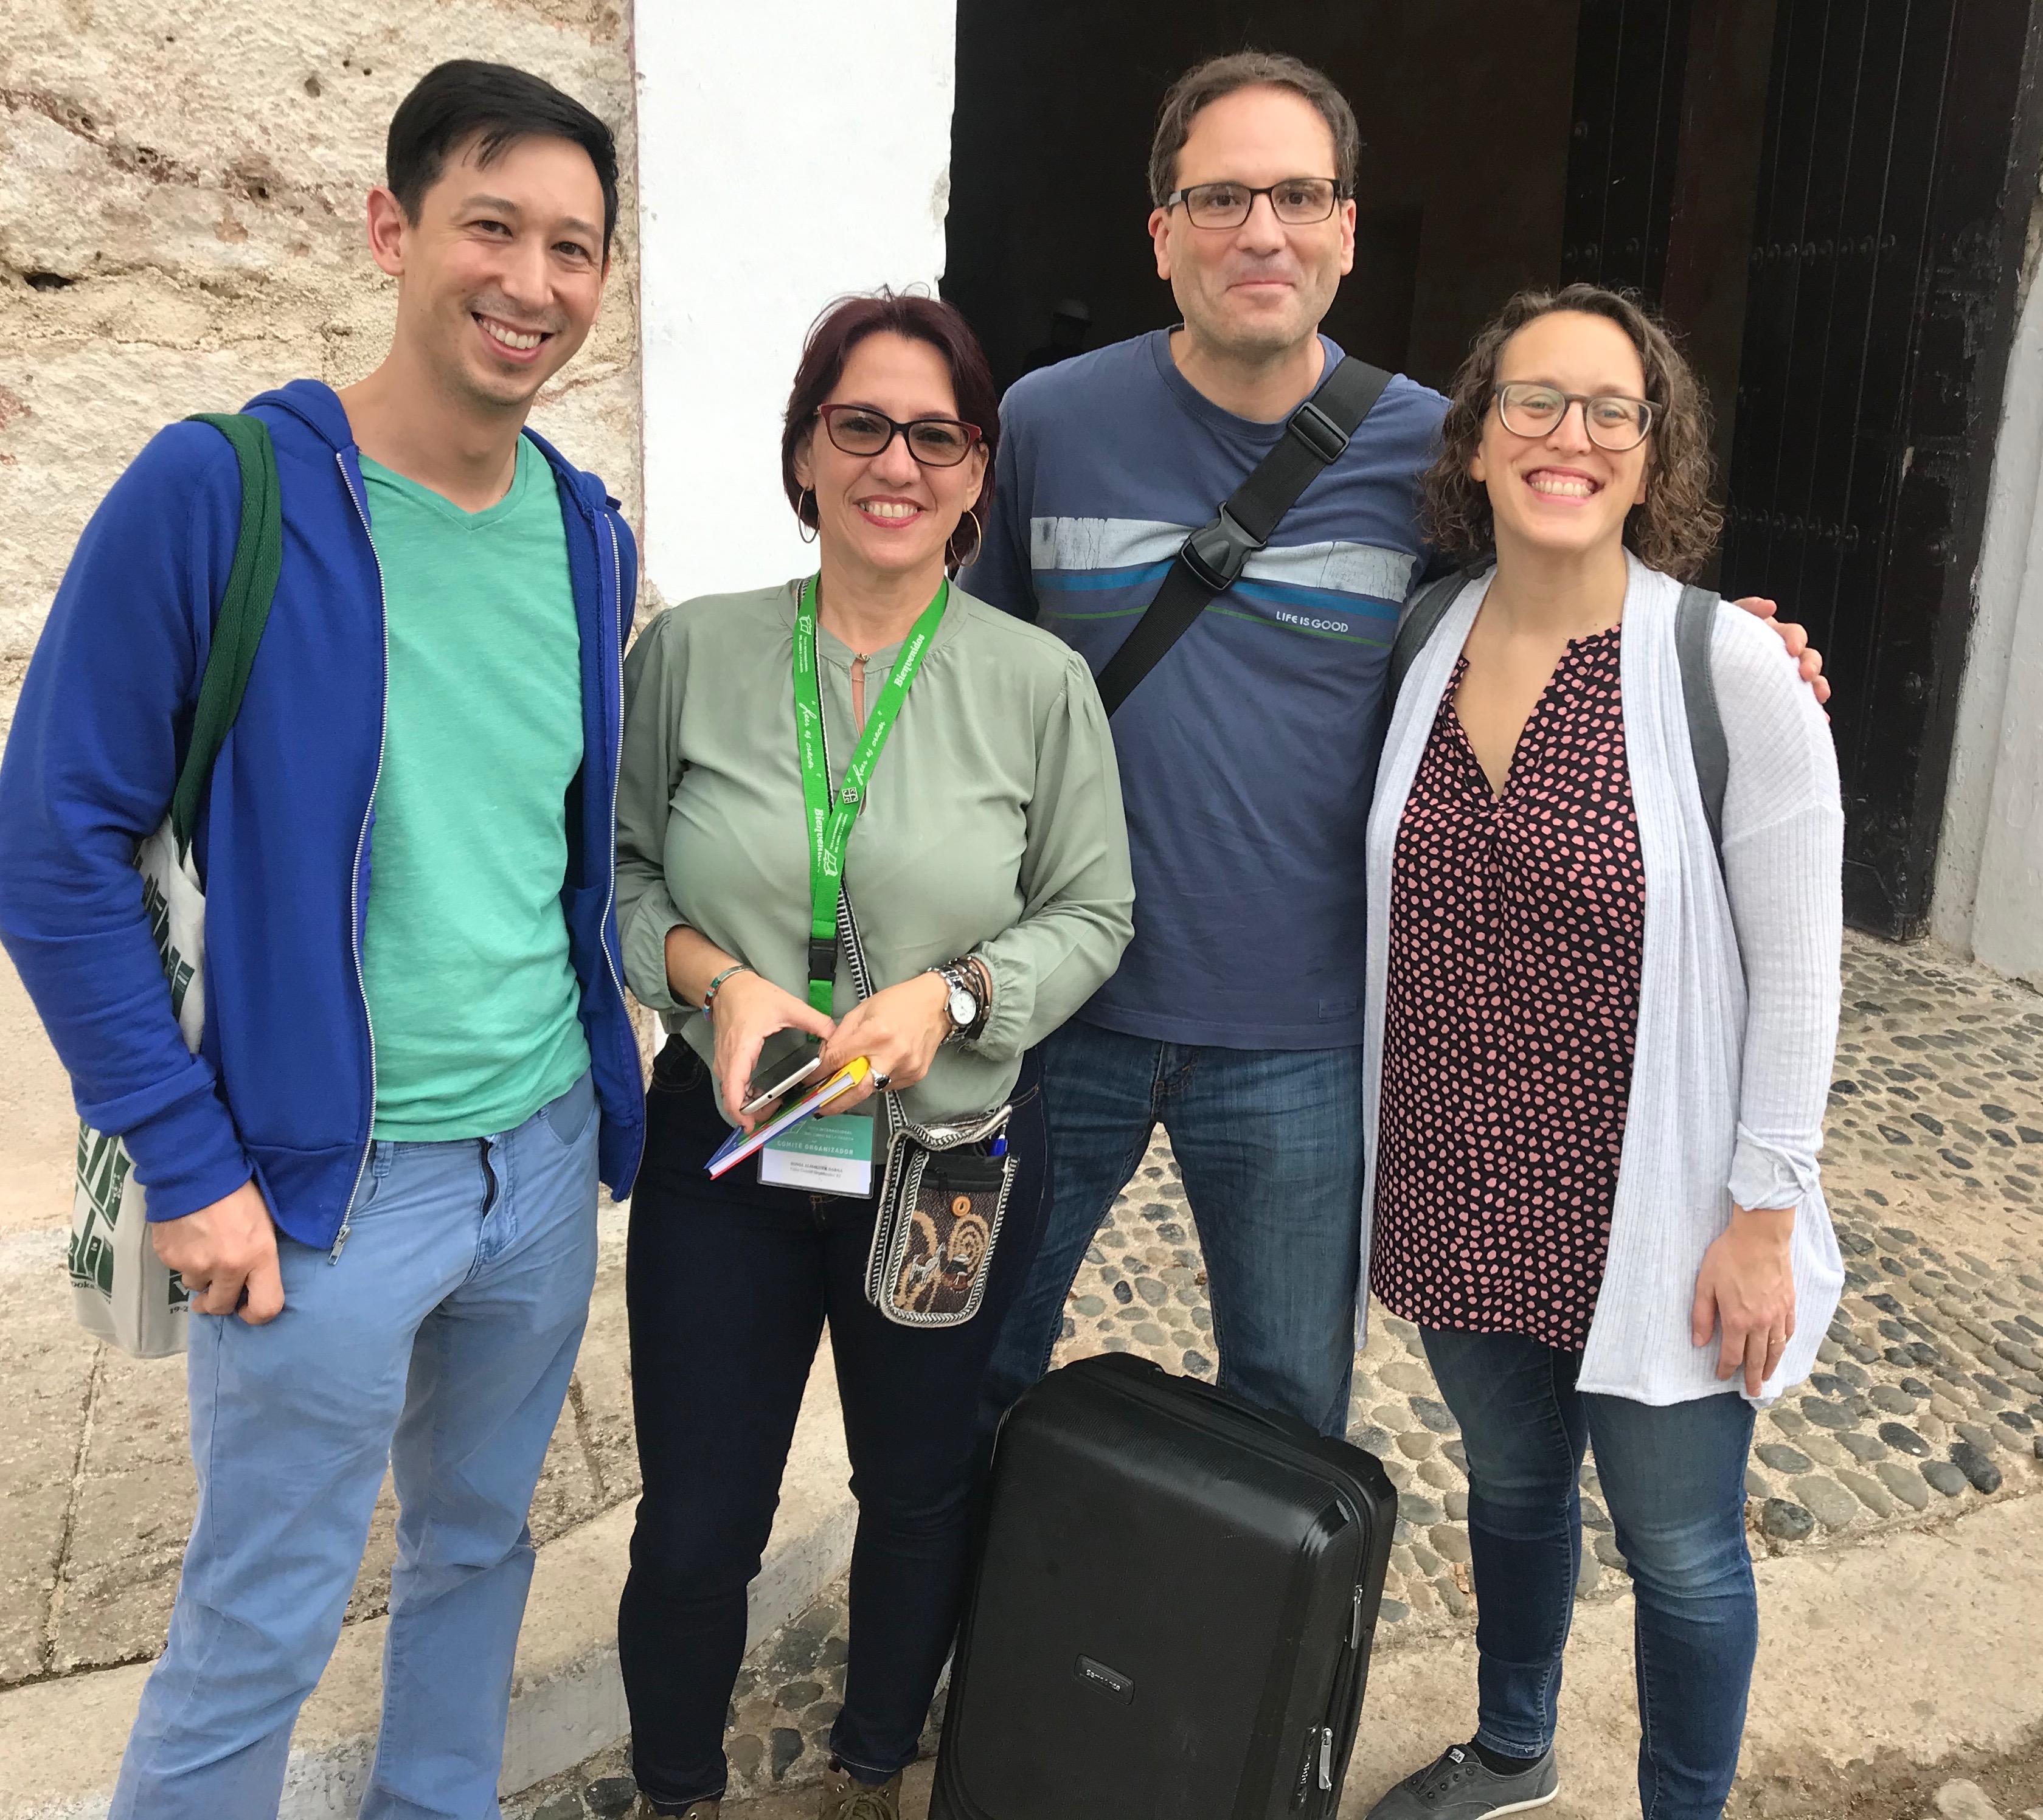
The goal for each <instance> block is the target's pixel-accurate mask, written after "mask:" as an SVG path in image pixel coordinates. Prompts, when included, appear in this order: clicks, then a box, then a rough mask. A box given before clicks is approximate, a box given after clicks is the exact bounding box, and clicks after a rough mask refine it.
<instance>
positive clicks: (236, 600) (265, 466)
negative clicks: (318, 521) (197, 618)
mask: <svg viewBox="0 0 2043 1820" xmlns="http://www.w3.org/2000/svg"><path fill="white" fill-rule="evenodd" d="M186 421H187V422H189V423H210V424H211V425H212V426H213V427H214V428H215V429H216V430H217V431H220V434H221V435H223V436H224V437H225V438H226V439H228V442H229V443H232V444H233V446H234V457H235V460H236V462H237V463H238V464H239V465H240V469H241V528H240V531H239V533H238V534H237V535H236V538H235V544H234V562H233V565H232V568H230V569H228V574H227V588H226V592H224V593H223V594H222V595H221V596H220V611H219V613H218V615H217V617H216V618H215V619H214V621H213V643H212V646H211V649H209V651H208V653H207V655H206V661H205V676H203V677H201V679H200V682H199V686H198V702H197V706H196V707H195V708H194V711H193V713H192V731H191V744H190V746H189V747H188V748H187V749H186V753H185V761H184V764H183V765H182V768H180V769H179V771H178V784H177V788H176V790H175V791H174V792H173V793H172V795H171V831H172V832H173V833H174V834H175V836H176V837H177V843H178V857H179V858H180V859H182V857H183V856H185V855H186V853H189V852H190V850H191V842H192V833H193V830H194V829H195V828H196V827H197V826H198V814H199V805H200V804H201V803H202V802H203V801H204V800H205V792H206V788H207V786H208V785H209V784H210V783H211V782H212V780H213V761H214V760H216V759H217V758H218V757H219V756H220V747H221V746H222V745H224V744H225V743H226V741H227V735H228V730H230V729H231V728H232V726H233V725H234V720H235V716H236V715H238V714H240V711H241V698H242V695H243V693H244V692H246V691H247V687H248V673H249V672H250V671H251V669H253V668H254V667H255V647H256V646H257V645H258V644H259V643H260V642H262V638H263V627H264V626H265V625H266V624H267V623H269V618H270V602H271V600H273V599H274V597H275V596H276V592H277V578H278V576H279V575H281V574H282V573H283V567H284V508H283V500H282V494H281V493H280V492H279V491H278V485H277V450H276V447H275V446H274V444H273V443H271V442H270V428H269V426H268V425H267V424H266V423H263V421H262V420H261V419H260V418H258V417H250V416H223V415H220V414H219V413H217V412H204V413H201V415H199V416H195V417H191V418H188V419H187V420H186Z"/></svg>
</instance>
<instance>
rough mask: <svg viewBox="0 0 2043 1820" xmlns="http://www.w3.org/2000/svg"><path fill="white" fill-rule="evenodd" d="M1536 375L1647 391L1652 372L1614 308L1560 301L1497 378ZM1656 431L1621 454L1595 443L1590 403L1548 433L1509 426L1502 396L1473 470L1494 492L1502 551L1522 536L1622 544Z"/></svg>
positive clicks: (1515, 345)
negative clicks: (1588, 419) (1587, 308)
mask: <svg viewBox="0 0 2043 1820" xmlns="http://www.w3.org/2000/svg"><path fill="white" fill-rule="evenodd" d="M1520 380H1525V381H1535V382H1537V383H1539V384H1540V385H1551V386H1553V387H1554V388H1555V389H1558V390H1559V391H1562V392H1573V393H1582V394H1585V395H1588V396H1598V395H1602V394H1606V393H1614V394H1617V395H1619V396H1621V397H1627V398H1643V397H1645V396H1646V372H1645V369H1644V367H1643V366H1642V365H1641V363H1640V362H1639V351H1638V349H1637V348H1635V347H1633V346H1632V344H1631V337H1630V336H1629V335H1627V334H1626V333H1625V332H1624V331H1623V329H1621V328H1619V327H1618V325H1617V324H1616V323H1614V322H1612V321H1611V320H1609V319H1608V317H1605V316H1589V315H1585V314H1584V313H1582V312H1580V311H1577V310H1555V311H1553V312H1550V314H1548V315H1546V316H1539V317H1536V318H1535V320H1532V321H1531V322H1528V323H1527V324H1526V325H1525V326H1524V328H1521V329H1520V330H1519V331H1518V332H1517V333H1516V335H1513V336H1512V338H1511V339H1510V340H1508V341H1507V342H1506V343H1504V349H1503V351H1502V352H1501V354H1499V355H1498V357H1497V384H1498V385H1509V384H1511V383H1512V382H1513V381H1520ZM1652 450H1653V439H1652V437H1650V436H1648V437H1647V438H1646V440H1645V441H1644V442H1642V443H1640V444H1639V446H1638V447H1637V448H1635V449H1630V450H1626V451H1625V452H1624V453H1623V454H1612V452H1611V451H1610V450H1608V449H1604V448H1600V447H1599V446H1597V445H1596V443H1593V442H1591V441H1590V440H1589V432H1588V431H1587V429H1586V428H1585V426H1584V423H1583V421H1582V408H1581V406H1580V405H1571V406H1570V407H1569V408H1568V410H1567V411H1566V413H1565V414H1564V415H1563V416H1562V419H1561V421H1560V423H1558V425H1556V426H1555V427H1554V429H1553V430H1551V431H1549V432H1548V433H1547V435H1543V436H1520V435H1514V434H1513V433H1512V431H1509V430H1507V429H1506V428H1505V427H1504V423H1503V420H1502V419H1501V417H1500V416H1498V415H1497V405H1496V403H1495V401H1494V400H1493V401H1492V402H1491V404H1490V406H1489V414H1488V415H1487V416H1485V419H1484V420H1483V427H1482V442H1481V446H1480V447H1479V448H1478V450H1477V453H1476V455H1475V458H1474V460H1473V461H1471V462H1470V464H1469V473H1470V475H1471V476H1473V477H1474V479H1475V480H1476V481H1478V482H1479V483H1480V484H1481V485H1483V486H1484V487H1485V488H1486V489H1488V491H1489V504H1490V510H1491V512H1493V514H1494V515H1495V518H1496V523H1497V545H1498V548H1499V550H1500V552H1501V550H1503V549H1504V547H1505V546H1508V544H1511V543H1513V542H1516V543H1518V544H1520V545H1521V546H1530V547H1532V548H1535V549H1541V550H1551V551H1554V552H1556V553H1562V552H1566V553H1572V554H1577V555H1583V554H1589V553H1591V552H1593V551H1595V550H1599V549H1600V548H1602V547H1604V546H1608V545H1617V544H1621V543H1622V542H1623V538H1624V521H1625V519H1626V517H1627V515H1628V514H1629V513H1630V512H1631V508H1633V507H1634V506H1635V505H1640V504H1643V503H1644V501H1645V499H1646V473H1647V469H1648V468H1649V466H1650V463H1651V461H1652Z"/></svg>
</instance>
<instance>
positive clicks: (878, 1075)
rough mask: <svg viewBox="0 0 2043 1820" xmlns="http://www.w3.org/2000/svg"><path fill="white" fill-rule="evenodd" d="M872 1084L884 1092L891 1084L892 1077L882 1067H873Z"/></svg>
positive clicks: (892, 1082) (892, 1081)
mask: <svg viewBox="0 0 2043 1820" xmlns="http://www.w3.org/2000/svg"><path fill="white" fill-rule="evenodd" d="M872 1084H873V1085H874V1086H876V1087H878V1088H879V1089H880V1090H881V1091H882V1092H884V1091H885V1090H887V1088H888V1087H891V1086H893V1084H894V1077H893V1076H892V1075H890V1074H888V1073H887V1071H885V1070H884V1069H883V1068H875V1069H874V1070H873V1071H872Z"/></svg>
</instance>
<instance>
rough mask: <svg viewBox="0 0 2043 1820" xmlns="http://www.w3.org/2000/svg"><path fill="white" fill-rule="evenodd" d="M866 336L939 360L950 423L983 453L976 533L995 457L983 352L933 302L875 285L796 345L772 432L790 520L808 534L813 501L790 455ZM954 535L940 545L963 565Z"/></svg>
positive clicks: (994, 412)
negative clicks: (972, 435) (947, 388)
mask: <svg viewBox="0 0 2043 1820" xmlns="http://www.w3.org/2000/svg"><path fill="white" fill-rule="evenodd" d="M868 335H903V336H905V337H906V338H907V339H908V340H910V341H921V342H926V343H928V344H929V345H930V347H933V348H934V349H935V350H936V351H937V353H939V354H941V355H942V356H943V358H944V365H945V366H946V367H948V368H949V370H950V376H951V394H952V396H953V397H955V398H956V400H957V413H958V416H959V417H960V420H963V421H964V422H965V423H969V424H971V425H972V427H974V428H975V429H976V430H977V431H979V440H980V441H981V442H982V443H983V444H984V445H985V447H986V456H987V461H986V478H985V480H984V481H983V482H982V483H981V484H980V486H979V497H978V498H977V499H976V500H973V501H972V511H974V512H977V513H978V514H979V526H980V529H981V531H983V528H984V526H985V522H986V507H987V500H990V499H991V497H992V494H993V458H994V457H995V455H997V454H999V450H1000V390H999V387H998V386H996V385H995V384H994V383H993V371H992V369H991V368H990V367H989V366H987V364H986V351H985V350H984V349H983V348H982V347H980V346H979V337H978V336H977V335H974V334H973V333H972V325H971V324H969V323H968V322H967V321H966V320H964V317H963V316H960V314H959V313H958V312H957V311H956V309H954V308H953V307H952V306H951V305H949V304H947V303H941V302H939V301H937V299H936V298H935V297H918V296H917V295H915V294H914V293H911V292H901V291H896V290H891V289H887V288H886V287H884V286H883V287H882V288H881V289H879V290H876V291H875V292H873V293H872V294H871V295H870V296H861V297H839V298H838V300H837V301H836V302H834V303H833V304H831V305H830V306H829V307H828V308H826V309H825V310H824V311H823V313H822V315H821V316H818V317H817V318H816V320H815V323H814V324H813V325H812V326H811V328H810V330H809V339H807V342H805V343H803V347H802V364H801V365H800V366H799V367H798V368H796V369H795V385H794V389H793V390H792V392H790V393H788V416H787V420H786V422H785V423H784V425H783V427H782V428H781V431H780V485H781V486H782V488H783V489H784V490H785V491H786V492H787V495H788V504H790V505H791V506H792V507H793V508H795V517H797V518H798V519H800V520H801V521H802V523H803V524H805V525H807V526H809V527H811V528H814V527H815V522H816V502H815V496H813V495H812V494H811V493H810V492H808V491H807V489H806V488H804V487H803V485H802V483H801V482H800V481H798V480H796V479H795V451H796V450H798V449H799V448H800V447H801V446H802V439H803V437H805V436H807V435H809V434H810V433H811V431H813V430H814V428H815V421H816V407H817V406H818V404H822V403H823V402H824V401H825V400H826V399H828V398H829V397H830V393H832V392H833V391H834V390H835V389H836V388H837V382H838V381H839V380H840V379H841V378H842V377H844V368H845V362H846V361H847V360H849V358H851V351H852V350H853V348H854V347H857V345H858V344H859V343H861V341H863V340H864V339H865V338H866V337H867V336H868ZM957 541H958V534H957V531H956V530H953V531H952V532H951V535H950V538H949V541H948V542H947V543H946V545H945V549H946V550H948V551H949V554H950V557H951V560H952V561H953V562H956V561H959V560H960V557H964V560H970V557H971V556H976V554H978V551H977V549H976V546H975V547H974V548H973V550H972V551H971V552H970V553H969V555H968V554H966V553H964V552H962V551H960V550H958V549H957V548H956V544H957Z"/></svg>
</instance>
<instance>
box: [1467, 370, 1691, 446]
mask: <svg viewBox="0 0 2043 1820" xmlns="http://www.w3.org/2000/svg"><path fill="white" fill-rule="evenodd" d="M1491 396H1492V397H1494V398H1495V399H1496V400H1497V418H1498V420H1499V421H1501V423H1503V425H1504V428H1505V429H1507V430H1508V431H1510V432H1511V433H1512V435H1514V436H1527V437H1531V436H1550V435H1553V433H1554V431H1556V430H1558V428H1560V427H1561V425H1562V423H1563V422H1564V421H1565V420H1566V417H1567V415H1568V412H1570V410H1572V409H1573V408H1574V407H1575V406H1576V405H1577V404H1579V405H1581V408H1582V427H1583V428H1584V429H1585V430H1586V431H1588V432H1589V440H1590V441H1591V442H1592V443H1595V444H1596V446H1597V447H1598V448H1599V449H1602V450H1606V451H1607V452H1608V453H1609V454H1613V455H1622V454H1626V453H1627V452H1628V451H1630V450H1633V449H1635V448H1637V447H1638V446H1639V444H1640V443H1642V442H1644V441H1645V440H1646V438H1647V437H1648V436H1650V435H1651V434H1652V433H1653V407H1652V405H1651V404H1649V403H1648V402H1647V401H1646V400H1645V399H1643V398H1627V397H1625V396H1624V394H1623V393H1621V392H1597V393H1581V392H1563V391H1562V389H1560V387H1558V385H1541V384H1540V383H1539V381H1536V380H1531V379H1514V380H1512V381H1509V382H1508V384H1505V385H1500V386H1498V387H1497V389H1496V391H1495V392H1494V393H1493V394H1492V395H1491Z"/></svg>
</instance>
